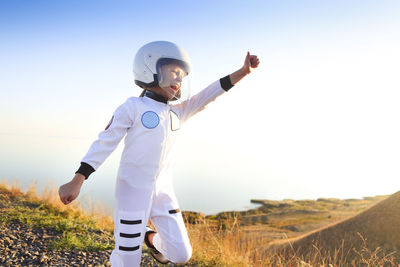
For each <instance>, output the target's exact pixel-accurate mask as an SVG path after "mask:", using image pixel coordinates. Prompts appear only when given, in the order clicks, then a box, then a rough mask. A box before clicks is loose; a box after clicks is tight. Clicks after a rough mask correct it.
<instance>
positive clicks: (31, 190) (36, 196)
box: [0, 180, 114, 232]
mask: <svg viewBox="0 0 400 267" xmlns="http://www.w3.org/2000/svg"><path fill="white" fill-rule="evenodd" d="M0 186H1V187H4V188H6V189H7V190H8V191H10V192H11V195H14V196H19V195H22V194H25V195H26V196H27V198H28V199H29V200H32V201H37V202H45V203H47V204H48V205H50V206H51V207H52V208H54V209H57V210H59V211H61V212H65V214H73V217H82V218H91V219H93V220H94V221H95V222H96V226H97V227H98V228H99V229H103V230H105V231H108V232H112V231H113V230H114V223H113V219H112V218H111V217H110V216H109V215H108V214H107V212H106V209H105V208H104V205H103V204H101V203H94V202H92V201H91V200H90V199H88V200H87V203H82V202H79V201H74V202H72V203H70V204H68V205H64V204H63V203H62V202H61V200H60V198H59V195H58V188H57V187H55V186H46V187H45V188H44V189H43V191H42V192H38V189H37V183H33V182H32V183H31V184H30V185H29V187H28V189H27V190H26V192H23V191H22V190H21V186H20V184H19V182H18V181H16V180H13V181H12V183H9V182H7V181H4V180H3V181H1V182H0ZM83 206H85V207H87V208H83Z"/></svg>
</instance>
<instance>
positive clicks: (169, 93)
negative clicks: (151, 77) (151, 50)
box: [159, 64, 186, 100]
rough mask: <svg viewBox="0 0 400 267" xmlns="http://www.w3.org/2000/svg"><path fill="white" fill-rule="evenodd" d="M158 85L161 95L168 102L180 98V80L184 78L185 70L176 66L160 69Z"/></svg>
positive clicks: (169, 65) (166, 66) (171, 65)
mask: <svg viewBox="0 0 400 267" xmlns="http://www.w3.org/2000/svg"><path fill="white" fill-rule="evenodd" d="M160 72H161V73H160V74H161V77H160V82H159V85H160V87H161V89H162V92H161V93H162V95H163V96H165V97H166V98H167V99H168V100H172V99H174V98H180V95H181V91H180V90H181V86H182V79H183V78H184V77H185V76H186V72H185V70H184V69H183V68H182V67H181V66H180V65H178V64H167V65H164V66H162V67H161V70H160Z"/></svg>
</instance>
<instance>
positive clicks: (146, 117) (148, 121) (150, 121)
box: [142, 111, 160, 129]
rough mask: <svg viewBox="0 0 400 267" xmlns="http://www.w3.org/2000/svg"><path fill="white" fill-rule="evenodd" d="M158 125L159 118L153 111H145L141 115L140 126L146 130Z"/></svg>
mask: <svg viewBox="0 0 400 267" xmlns="http://www.w3.org/2000/svg"><path fill="white" fill-rule="evenodd" d="M159 123H160V118H159V117H158V115H157V113H155V112H154V111H146V112H145V113H143V115H142V124H143V126H144V127H146V128H147V129H154V128H156V127H157V125H158V124H159Z"/></svg>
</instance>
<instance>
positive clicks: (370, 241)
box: [286, 192, 400, 266]
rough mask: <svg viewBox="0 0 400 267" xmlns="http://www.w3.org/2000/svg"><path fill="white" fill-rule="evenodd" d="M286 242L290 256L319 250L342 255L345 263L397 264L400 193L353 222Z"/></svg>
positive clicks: (356, 217)
mask: <svg viewBox="0 0 400 267" xmlns="http://www.w3.org/2000/svg"><path fill="white" fill-rule="evenodd" d="M289 241H290V243H291V244H290V245H288V244H286V249H287V250H288V251H289V253H292V251H296V253H297V255H303V256H305V257H307V255H310V254H313V251H315V247H318V250H319V251H320V253H322V254H328V253H331V254H333V253H332V252H335V251H336V252H340V253H342V254H343V258H344V261H346V262H352V261H357V260H359V259H360V258H361V259H364V260H369V261H370V262H371V261H373V262H374V264H373V266H381V265H382V264H383V263H384V262H386V263H392V262H393V263H394V264H400V256H399V253H398V251H400V192H397V193H395V194H393V195H391V196H390V197H389V198H387V199H385V200H382V201H380V202H379V203H378V204H376V205H374V206H372V207H371V208H369V209H367V210H365V211H363V212H361V213H360V214H358V215H356V216H354V217H352V218H349V219H347V220H344V221H342V222H340V223H337V224H334V225H331V226H328V227H325V228H323V229H319V230H317V231H313V232H311V233H308V234H307V235H305V236H301V237H299V238H296V239H292V240H289ZM383 255H385V257H383Z"/></svg>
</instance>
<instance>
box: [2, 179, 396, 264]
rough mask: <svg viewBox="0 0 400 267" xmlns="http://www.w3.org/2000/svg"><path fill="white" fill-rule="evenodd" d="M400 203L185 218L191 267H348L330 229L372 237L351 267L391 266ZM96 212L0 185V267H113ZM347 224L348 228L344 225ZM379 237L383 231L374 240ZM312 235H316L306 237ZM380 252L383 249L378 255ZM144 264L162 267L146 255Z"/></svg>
mask: <svg viewBox="0 0 400 267" xmlns="http://www.w3.org/2000/svg"><path fill="white" fill-rule="evenodd" d="M398 198H400V196H399V195H398V194H396V195H394V196H392V197H390V198H388V199H386V197H385V196H378V197H368V198H364V199H347V200H340V199H318V200H298V201H294V200H283V201H269V200H253V202H256V203H259V204H260V205H261V206H260V207H259V208H256V209H252V210H248V211H243V212H222V213H219V214H216V215H212V216H204V215H203V214H199V213H195V212H184V213H183V214H184V217H185V219H186V222H187V223H186V226H187V228H188V232H189V236H190V240H191V243H192V246H193V257H192V259H191V260H190V262H189V263H188V264H187V265H186V266H311V265H321V264H323V265H327V264H328V263H331V264H333V265H332V266H348V264H349V261H348V260H349V259H350V257H348V256H347V255H348V254H344V253H342V254H338V253H336V254H335V249H337V244H339V245H341V244H342V243H340V240H341V239H340V235H338V236H339V237H338V238H337V239H335V238H334V236H335V235H334V234H333V233H334V232H333V231H332V232H326V234H325V232H324V231H331V230H323V231H318V230H317V229H320V228H321V227H322V228H323V229H330V228H331V227H327V226H328V225H331V224H335V225H341V226H340V227H337V229H339V230H341V233H343V231H345V232H346V233H347V232H348V233H350V232H351V231H350V230H352V231H353V232H356V231H358V232H361V233H363V235H364V234H366V236H368V237H367V240H365V239H364V240H363V239H361V238H360V237H359V236H358V235H355V234H352V235H351V236H350V235H348V236H346V237H345V238H346V239H345V240H346V242H348V243H349V244H353V245H354V244H357V248H358V249H359V252H360V253H359V254H356V255H355V256H354V257H355V259H356V261H354V264H353V266H358V265H357V264H358V263H360V262H362V261H364V263H375V262H379V261H380V262H386V264H392V263H393V264H394V262H396V258H395V256H394V254H390V251H391V249H396V250H397V249H398V243H396V242H397V241H396V240H400V238H399V236H398V233H395V234H392V232H393V231H394V229H395V228H396V223H398V216H397V215H396V216H392V217H391V218H389V217H388V216H389V215H390V214H394V213H395V211H396V210H397V211H398V208H399V206H398V202H397V199H398ZM385 199H386V200H385ZM381 200H384V201H382V202H380V201H381ZM376 203H378V205H377V206H373V205H374V204H376ZM382 203H383V204H382ZM385 203H386V204H385ZM371 206H373V207H372V208H369V207H371ZM368 208H369V209H368ZM91 210H92V212H87V211H83V210H82V209H81V208H80V207H79V206H78V205H77V204H73V205H68V206H65V205H63V204H62V203H61V202H60V201H59V199H58V194H57V191H56V190H47V191H45V192H44V193H43V194H40V196H39V194H37V192H36V191H35V187H34V186H32V187H31V188H30V189H29V190H28V191H27V192H25V193H23V192H21V190H20V189H19V188H18V187H16V186H10V185H3V186H0V212H1V214H2V216H1V218H0V226H1V229H0V249H1V251H3V252H4V253H2V255H0V265H2V266H3V265H4V266H18V265H29V264H31V265H34V266H35V265H54V266H82V265H93V266H109V263H108V257H109V255H110V252H111V250H112V248H113V246H114V241H113V235H112V230H113V222H112V219H111V218H110V217H109V216H105V215H102V214H99V210H101V209H99V207H93V208H92V209H91ZM365 210H366V211H365ZM363 211H365V212H363ZM360 212H361V213H360ZM354 216H355V217H354ZM348 218H353V219H348ZM381 218H386V220H383V221H384V222H386V223H383V224H382V220H380V219H381ZM343 220H344V222H347V224H343V223H340V221H343ZM338 222H339V223H338ZM339 230H338V231H337V232H338V233H340V231H339ZM378 230H380V231H381V232H379V234H375V235H374V233H376V231H378ZM310 231H311V232H312V234H307V233H309V232H310ZM313 231H314V232H313ZM315 233H320V234H319V237H320V239H319V241H318V242H319V243H317V245H315V243H313V244H314V245H313V246H312V248H313V250H312V249H311V250H309V251H307V252H305V253H301V249H300V248H303V247H305V246H306V245H305V244H308V245H309V244H310V243H309V240H315V239H314V238H312V236H313V235H314V234H315ZM321 233H322V234H321ZM368 233H370V235H368ZM327 236H329V238H327ZM300 237H303V238H300ZM357 237H358V239H357ZM382 237H385V238H386V239H382ZM290 238H296V239H295V240H294V241H293V242H292V243H291V244H293V246H292V247H290V246H289V247H286V248H289V249H287V250H286V252H284V251H277V250H276V245H272V246H271V244H276V242H277V241H281V243H282V241H286V240H291V239H290ZM374 238H375V239H374ZM307 240H308V241H307ZM382 240H385V241H384V244H383V245H384V246H382ZM389 241H390V242H389ZM324 242H325V243H324ZM378 246H380V247H382V248H384V250H380V251H378V252H379V253H378V252H377V251H376V250H375V249H376V248H377V247H378ZM279 248H282V245H280V246H279ZM346 249H347V247H346V248H343V249H342V251H344V250H346ZM287 252H288V253H287ZM334 254H335V255H334ZM332 255H334V256H332ZM307 264H311V265H307ZM142 265H143V266H157V264H156V263H155V262H154V261H152V260H151V257H149V255H148V253H147V250H146V249H145V250H144V253H143V260H142ZM170 266H173V265H170ZM370 266H375V265H374V264H372V265H370ZM389 266H390V265H389ZM393 266H395V265H393Z"/></svg>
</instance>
